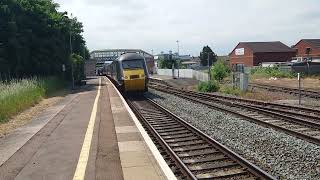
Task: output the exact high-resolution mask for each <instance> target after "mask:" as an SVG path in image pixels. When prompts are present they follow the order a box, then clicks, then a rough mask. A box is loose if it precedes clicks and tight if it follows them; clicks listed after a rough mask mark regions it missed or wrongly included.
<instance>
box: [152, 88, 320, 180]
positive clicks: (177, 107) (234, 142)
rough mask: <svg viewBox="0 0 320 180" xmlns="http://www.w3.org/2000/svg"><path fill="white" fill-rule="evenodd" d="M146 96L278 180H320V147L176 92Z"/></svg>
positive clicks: (154, 92)
mask: <svg viewBox="0 0 320 180" xmlns="http://www.w3.org/2000/svg"><path fill="white" fill-rule="evenodd" d="M146 96H148V97H150V98H152V99H153V100H155V101H156V102H157V103H159V104H161V105H162V106H164V107H166V108H167V109H169V110H170V111H172V112H173V113H175V114H176V115H178V116H179V117H181V118H182V119H184V120H186V121H188V122H189V123H191V124H192V125H194V126H195V127H197V128H198V129H200V130H202V131H204V132H205V133H207V134H208V135H210V136H211V137H212V138H214V139H216V140H218V141H219V142H221V143H222V144H224V145H226V146H228V147H229V148H231V149H232V150H234V151H235V152H237V153H238V154H240V155H242V156H243V157H245V158H246V159H248V160H249V161H251V162H252V163H254V164H256V165H258V166H259V167H261V168H262V169H264V170H265V171H267V172H268V173H270V174H272V175H273V176H275V177H278V178H279V179H299V180H300V179H320V146H317V145H314V144H312V143H308V142H306V141H303V140H300V139H297V138H295V137H292V136H290V135H287V134H284V133H281V132H278V131H275V130H273V129H269V128H265V127H262V126H260V125H257V124H254V123H251V122H249V121H246V120H244V119H241V118H238V117H235V116H233V115H230V114H226V113H224V112H220V111H217V110H213V109H209V108H207V107H206V106H204V105H201V104H197V103H193V102H190V101H188V100H184V99H182V98H179V97H177V96H174V95H170V94H166V93H162V92H159V91H155V90H150V91H149V93H147V94H146Z"/></svg>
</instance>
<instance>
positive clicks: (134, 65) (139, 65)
mask: <svg viewBox="0 0 320 180" xmlns="http://www.w3.org/2000/svg"><path fill="white" fill-rule="evenodd" d="M122 68H123V69H144V64H143V60H142V59H137V60H130V61H122Z"/></svg>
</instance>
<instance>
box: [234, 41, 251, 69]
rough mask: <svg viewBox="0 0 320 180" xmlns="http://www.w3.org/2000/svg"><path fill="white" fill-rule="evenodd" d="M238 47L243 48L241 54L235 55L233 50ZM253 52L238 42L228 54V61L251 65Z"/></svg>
mask: <svg viewBox="0 0 320 180" xmlns="http://www.w3.org/2000/svg"><path fill="white" fill-rule="evenodd" d="M238 48H244V54H243V55H236V53H235V51H236V49H238ZM253 59H254V56H253V53H252V51H251V50H250V49H249V48H247V47H246V46H244V45H243V44H238V45H237V47H236V48H235V49H234V50H233V51H232V52H231V54H230V63H231V65H233V64H244V65H245V66H249V67H250V66H253Z"/></svg>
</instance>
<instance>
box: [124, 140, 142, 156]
mask: <svg viewBox="0 0 320 180" xmlns="http://www.w3.org/2000/svg"><path fill="white" fill-rule="evenodd" d="M118 146H119V152H120V153H121V152H127V151H144V145H143V142H142V141H125V142H118ZM120 157H121V155H120Z"/></svg>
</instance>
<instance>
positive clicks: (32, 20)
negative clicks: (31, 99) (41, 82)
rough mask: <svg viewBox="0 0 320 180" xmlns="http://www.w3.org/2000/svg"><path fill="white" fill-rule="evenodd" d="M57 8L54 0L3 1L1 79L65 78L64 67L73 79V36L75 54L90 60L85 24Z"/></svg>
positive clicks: (0, 13) (0, 21) (0, 50)
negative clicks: (85, 36)
mask: <svg viewBox="0 0 320 180" xmlns="http://www.w3.org/2000/svg"><path fill="white" fill-rule="evenodd" d="M57 7H58V4H56V3H53V2H52V0H1V1H0V64H1V65H0V79H2V80H3V79H11V78H23V77H31V76H35V75H40V76H51V75H56V76H62V64H65V65H66V69H67V72H66V75H67V76H66V77H70V76H71V68H70V66H71V63H70V61H69V56H70V50H71V48H70V45H69V37H70V34H71V37H72V49H73V52H74V53H75V54H78V55H83V54H84V52H85V53H86V58H88V56H89V53H88V50H87V48H86V46H85V41H84V39H83V36H82V34H81V33H82V32H83V26H82V23H80V22H78V21H77V19H76V18H73V19H70V18H68V16H67V13H66V12H58V11H57Z"/></svg>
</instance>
